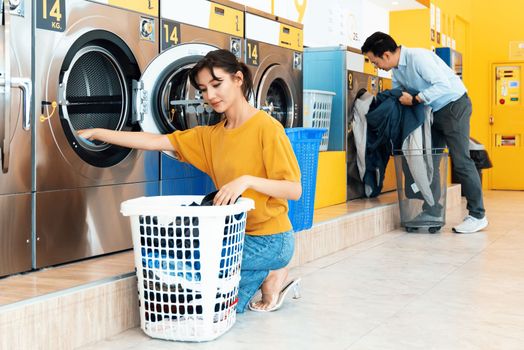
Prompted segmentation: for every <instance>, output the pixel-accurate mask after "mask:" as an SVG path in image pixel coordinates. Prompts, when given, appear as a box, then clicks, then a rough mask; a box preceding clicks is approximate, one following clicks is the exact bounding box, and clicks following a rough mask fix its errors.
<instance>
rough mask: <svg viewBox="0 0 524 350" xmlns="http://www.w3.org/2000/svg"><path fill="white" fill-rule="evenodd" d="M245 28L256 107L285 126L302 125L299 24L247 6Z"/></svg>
mask: <svg viewBox="0 0 524 350" xmlns="http://www.w3.org/2000/svg"><path fill="white" fill-rule="evenodd" d="M245 27H246V31H245V33H246V35H245V45H244V46H245V62H246V64H247V65H248V66H249V67H250V69H251V72H252V73H253V82H254V90H255V96H254V104H255V106H256V107H257V108H260V109H263V110H265V111H267V112H268V113H269V114H271V115H272V116H273V117H274V118H276V119H277V120H278V121H280V123H282V125H284V127H288V128H289V127H297V126H302V52H303V33H302V24H300V23H296V22H292V21H288V20H285V19H282V18H278V17H275V16H273V15H270V14H268V13H265V12H262V11H259V10H256V9H253V8H250V7H246V14H245Z"/></svg>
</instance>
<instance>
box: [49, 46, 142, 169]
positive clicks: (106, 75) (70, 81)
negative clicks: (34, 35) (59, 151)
mask: <svg viewBox="0 0 524 350" xmlns="http://www.w3.org/2000/svg"><path fill="white" fill-rule="evenodd" d="M123 66H125V67H126V72H124V69H123ZM131 67H134V66H133V64H132V62H130V61H129V62H122V59H121V58H120V59H119V58H117V56H116V55H115V53H114V52H112V51H111V50H109V49H107V48H104V47H102V46H98V45H93V46H85V47H83V48H81V49H80V50H78V51H77V52H76V53H75V54H74V56H73V58H72V59H71V61H70V62H67V64H66V67H65V68H63V69H62V72H61V80H60V87H59V90H60V91H59V96H60V97H61V98H63V99H64V100H65V101H60V105H61V109H60V114H61V118H60V120H61V122H62V127H63V129H64V131H65V134H66V136H67V138H68V140H69V141H70V144H71V146H72V147H73V149H74V150H75V152H76V153H77V154H78V155H79V156H80V157H81V158H82V159H83V160H84V161H86V162H88V163H89V164H91V165H94V166H97V167H108V166H112V165H114V164H117V163H118V162H120V161H121V160H122V159H124V158H125V157H126V156H127V155H128V154H129V152H130V151H131V150H130V149H124V148H121V147H117V146H114V145H111V144H107V143H104V142H101V141H88V140H85V139H82V138H80V137H79V136H78V134H77V131H78V130H82V129H90V128H104V129H110V130H124V131H131V130H138V129H139V127H138V126H135V127H133V125H132V124H131V118H130V115H131V108H130V105H131V100H132V96H131V81H132V79H133V78H135V79H136V78H137V77H138V76H139V70H138V67H137V66H136V67H134V69H133V68H131Z"/></svg>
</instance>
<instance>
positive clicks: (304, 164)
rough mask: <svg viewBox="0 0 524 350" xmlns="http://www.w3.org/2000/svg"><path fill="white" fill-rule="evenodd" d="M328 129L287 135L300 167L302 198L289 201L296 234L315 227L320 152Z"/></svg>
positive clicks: (294, 131)
mask: <svg viewBox="0 0 524 350" xmlns="http://www.w3.org/2000/svg"><path fill="white" fill-rule="evenodd" d="M325 132H327V129H326V128H291V129H286V134H287V136H288V137H289V141H291V146H292V147H293V151H294V152H295V155H296V157H297V160H298V165H299V166H300V173H301V177H302V196H301V197H300V199H299V200H298V201H292V200H290V201H288V203H289V219H290V220H291V224H292V225H293V230H294V231H295V232H298V231H302V230H307V229H308V228H310V227H311V226H313V211H314V209H315V187H316V183H317V167H318V152H319V148H320V142H321V141H322V135H323V134H324V133H325Z"/></svg>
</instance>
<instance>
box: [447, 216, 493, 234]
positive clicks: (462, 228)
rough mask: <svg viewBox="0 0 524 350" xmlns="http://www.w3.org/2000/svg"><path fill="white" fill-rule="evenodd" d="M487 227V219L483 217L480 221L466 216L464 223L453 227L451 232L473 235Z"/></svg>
mask: <svg viewBox="0 0 524 350" xmlns="http://www.w3.org/2000/svg"><path fill="white" fill-rule="evenodd" d="M487 226H488V219H487V218H486V216H484V217H483V218H482V219H477V218H476V217H473V216H471V215H468V216H466V218H465V219H464V221H463V222H462V223H461V224H460V225H457V226H455V227H453V232H456V233H473V232H478V231H480V230H483V229H485V228H486V227H487Z"/></svg>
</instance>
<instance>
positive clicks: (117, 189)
mask: <svg viewBox="0 0 524 350" xmlns="http://www.w3.org/2000/svg"><path fill="white" fill-rule="evenodd" d="M100 2H104V3H107V1H100ZM48 3H49V2H48V1H37V2H36V12H35V17H36V19H35V23H36V29H35V33H34V36H35V42H34V52H35V80H34V81H35V101H34V107H35V113H36V119H37V120H36V121H35V125H34V129H33V130H34V142H33V145H34V149H33V154H34V172H35V176H34V184H33V190H34V191H35V198H34V206H35V217H34V221H35V233H34V234H35V236H36V247H35V252H36V259H35V264H34V265H35V266H34V267H36V268H39V267H43V266H49V265H54V264H59V263H64V262H68V261H73V260H77V259H81V258H85V257H91V256H95V255H99V254H105V253H109V252H114V251H119V250H124V249H128V248H130V247H132V240H131V234H130V232H131V231H130V225H129V220H128V219H126V218H124V217H123V216H122V215H121V214H120V203H121V202H122V201H124V200H126V199H129V198H133V197H138V196H144V195H157V194H159V153H158V152H142V151H137V150H131V149H126V148H122V147H117V146H114V145H110V144H106V143H103V142H98V141H94V142H90V141H87V140H85V139H81V138H79V137H78V135H77V133H76V131H77V130H79V129H85V128H93V127H102V128H107V129H113V130H127V131H138V130H140V126H139V124H138V121H137V117H136V116H137V114H136V113H133V107H134V94H135V89H136V82H137V81H138V80H139V78H140V77H141V75H142V72H143V71H144V69H145V68H146V66H147V65H148V64H149V63H150V62H151V61H152V60H153V59H154V58H155V57H156V56H157V55H158V53H159V41H158V6H157V4H158V1H139V2H138V1H135V2H133V4H132V5H133V6H134V7H133V8H132V10H137V6H136V5H137V4H138V3H141V4H143V7H144V8H145V12H147V14H144V13H140V12H138V11H131V10H129V9H125V8H117V7H113V6H108V5H106V4H102V3H98V2H94V1H85V0H68V1H65V0H57V1H55V2H53V4H54V6H53V7H51V6H48V5H49V4H48ZM121 3H122V4H121V5H122V6H123V7H125V2H121ZM154 6H157V7H156V9H155V8H154ZM138 8H140V6H138Z"/></svg>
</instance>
